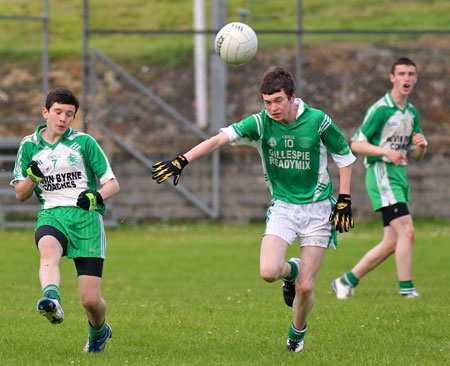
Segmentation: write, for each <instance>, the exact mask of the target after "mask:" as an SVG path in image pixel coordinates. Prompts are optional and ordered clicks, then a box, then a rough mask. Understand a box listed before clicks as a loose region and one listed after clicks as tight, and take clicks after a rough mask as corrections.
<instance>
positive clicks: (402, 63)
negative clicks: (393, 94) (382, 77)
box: [391, 57, 417, 75]
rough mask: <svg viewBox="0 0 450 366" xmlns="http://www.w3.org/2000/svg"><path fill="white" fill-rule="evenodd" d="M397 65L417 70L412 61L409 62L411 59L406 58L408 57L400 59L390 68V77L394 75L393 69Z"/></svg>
mask: <svg viewBox="0 0 450 366" xmlns="http://www.w3.org/2000/svg"><path fill="white" fill-rule="evenodd" d="M397 65H409V66H414V67H415V68H416V70H417V66H416V64H415V63H414V61H413V60H411V59H410V58H408V57H400V58H399V59H398V60H397V61H395V62H394V64H393V65H392V67H391V74H392V75H394V72H395V67H396V66H397Z"/></svg>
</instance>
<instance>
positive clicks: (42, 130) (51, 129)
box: [11, 88, 119, 353]
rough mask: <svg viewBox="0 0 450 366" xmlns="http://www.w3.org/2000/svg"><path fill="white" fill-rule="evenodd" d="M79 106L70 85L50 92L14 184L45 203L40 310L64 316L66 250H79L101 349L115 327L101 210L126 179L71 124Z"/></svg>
mask: <svg viewBox="0 0 450 366" xmlns="http://www.w3.org/2000/svg"><path fill="white" fill-rule="evenodd" d="M78 106H79V103H78V99H77V97H76V96H75V95H74V94H73V93H72V92H71V91H70V90H68V89H65V88H56V89H53V90H51V91H50V92H49V93H48V95H47V98H46V103H45V107H43V108H42V115H43V116H44V118H45V119H46V123H45V124H43V125H41V126H39V127H38V128H37V130H36V131H35V132H34V133H33V134H32V135H29V136H26V137H24V138H23V140H22V142H21V144H20V147H19V151H18V153H17V158H16V165H15V168H14V180H13V181H12V182H11V184H12V185H14V187H15V190H16V197H17V199H18V200H19V201H22V202H23V201H25V200H27V199H28V198H30V197H31V196H32V194H33V192H34V193H35V194H36V195H37V197H38V199H39V202H40V204H41V210H40V211H39V215H38V220H37V223H36V231H35V241H36V245H37V247H38V249H39V252H40V268H39V280H40V282H41V287H42V292H43V297H42V298H41V299H40V300H39V301H38V304H37V309H38V311H39V313H41V314H42V315H44V316H45V317H46V318H47V319H48V320H49V321H50V323H51V324H59V323H61V322H62V321H63V319H64V312H63V310H62V307H61V298H60V294H59V287H60V282H61V276H60V271H59V262H60V259H61V257H62V256H67V257H68V258H73V259H74V262H75V267H76V269H77V274H78V286H79V294H80V298H81V304H82V305H83V307H84V309H85V311H86V314H87V317H88V321H89V337H88V342H87V344H86V346H85V348H84V350H83V351H84V352H97V353H98V352H102V351H103V349H104V347H105V345H106V342H107V341H108V339H109V338H110V337H111V334H112V330H111V327H110V325H109V324H107V323H106V322H105V314H106V302H105V300H104V299H103V297H102V296H101V292H100V289H101V279H102V273H103V261H104V259H105V250H106V239H105V231H104V227H103V219H102V216H103V213H104V211H105V205H104V201H105V200H106V199H108V198H110V197H112V196H113V195H115V194H116V193H118V192H119V184H118V182H117V180H116V178H115V176H114V174H113V171H112V170H111V167H110V164H109V162H108V159H107V157H106V155H105V153H104V152H103V150H102V149H101V147H100V146H99V145H98V143H97V142H96V141H95V140H94V138H93V137H91V136H89V135H87V134H85V133H82V132H80V131H76V130H73V129H72V128H71V125H72V122H73V120H74V118H75V115H76V113H77V110H78ZM97 178H98V179H99V181H100V184H101V185H102V186H101V188H100V189H97V183H96V179H97Z"/></svg>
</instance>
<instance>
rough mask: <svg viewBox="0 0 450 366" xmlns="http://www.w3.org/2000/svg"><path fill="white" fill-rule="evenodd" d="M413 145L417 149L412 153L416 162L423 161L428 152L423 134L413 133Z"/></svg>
mask: <svg viewBox="0 0 450 366" xmlns="http://www.w3.org/2000/svg"><path fill="white" fill-rule="evenodd" d="M412 143H413V144H414V145H415V146H416V148H415V149H414V150H413V152H412V155H413V158H414V160H417V161H418V160H421V159H422V158H423V156H424V155H425V153H426V152H427V145H426V143H425V138H424V137H423V135H422V134H421V133H416V132H413V136H412Z"/></svg>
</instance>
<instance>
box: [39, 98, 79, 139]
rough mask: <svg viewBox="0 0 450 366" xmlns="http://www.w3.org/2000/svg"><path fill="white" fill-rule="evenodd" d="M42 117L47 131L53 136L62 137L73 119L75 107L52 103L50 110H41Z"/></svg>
mask: <svg viewBox="0 0 450 366" xmlns="http://www.w3.org/2000/svg"><path fill="white" fill-rule="evenodd" d="M42 115H43V116H44V118H45V119H46V120H47V130H48V131H49V132H50V133H52V134H54V135H57V136H62V135H64V133H65V132H66V131H67V129H68V128H69V127H70V125H71V124H72V122H73V120H74V118H75V106H74V105H72V104H61V103H54V104H53V105H52V106H51V107H50V110H48V109H47V108H45V107H44V108H42Z"/></svg>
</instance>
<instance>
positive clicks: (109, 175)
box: [85, 135, 115, 184]
mask: <svg viewBox="0 0 450 366" xmlns="http://www.w3.org/2000/svg"><path fill="white" fill-rule="evenodd" d="M85 137H86V146H85V149H86V155H87V156H86V158H87V159H86V161H87V162H88V163H89V165H90V167H91V169H92V171H93V172H94V174H95V175H96V176H97V177H98V178H99V180H100V183H101V184H105V183H106V182H107V181H108V180H110V179H113V178H115V176H114V173H113V172H112V169H111V166H110V164H109V161H108V158H107V157H106V154H105V153H104V151H103V149H102V148H101V147H100V145H99V144H98V142H97V141H95V139H94V138H93V137H92V136H89V135H85Z"/></svg>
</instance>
